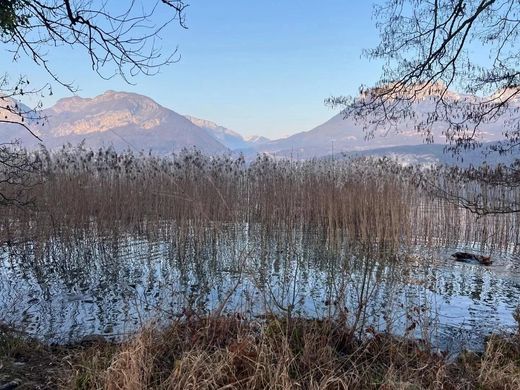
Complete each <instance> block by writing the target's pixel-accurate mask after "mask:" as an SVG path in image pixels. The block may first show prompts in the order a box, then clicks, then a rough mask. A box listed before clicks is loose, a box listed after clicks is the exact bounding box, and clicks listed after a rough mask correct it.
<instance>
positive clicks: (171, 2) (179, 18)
mask: <svg viewBox="0 0 520 390" xmlns="http://www.w3.org/2000/svg"><path fill="white" fill-rule="evenodd" d="M186 7H187V4H185V3H184V1H182V0H156V1H148V0H147V1H144V0H143V1H137V0H125V1H117V2H109V1H106V0H5V1H1V2H0V42H1V43H2V44H3V45H4V47H5V49H6V52H7V53H9V54H10V55H11V56H12V58H13V61H16V60H17V59H19V58H20V57H21V56H26V57H28V58H30V59H31V60H32V61H34V62H35V63H36V64H37V65H39V66H41V67H42V68H43V69H44V70H45V71H46V72H47V73H48V74H49V76H50V79H51V81H52V82H54V83H58V84H60V85H63V86H65V87H66V88H68V89H69V90H71V91H74V90H75V86H74V85H72V84H71V83H68V82H66V81H64V80H63V79H62V78H61V77H60V75H59V74H57V73H56V71H55V70H54V69H53V67H52V65H51V62H50V59H49V58H50V56H49V54H50V53H51V49H52V48H53V47H57V46H69V47H70V48H74V49H75V50H77V49H80V50H82V51H83V52H84V53H85V54H86V57H87V58H88V60H89V61H90V65H91V67H92V69H93V71H95V72H96V73H97V74H98V75H99V76H101V77H102V78H104V79H110V78H112V77H114V76H116V75H119V76H121V77H122V78H123V79H125V80H126V81H128V82H130V80H131V78H132V77H133V76H135V75H137V74H145V75H153V74H155V73H157V72H158V71H159V69H160V67H162V66H164V65H168V64H170V63H172V62H175V61H178V59H179V55H178V52H177V49H174V50H173V51H170V52H164V51H163V50H162V48H161V46H160V45H159V42H160V39H161V33H166V32H167V31H166V28H167V27H168V26H169V25H171V24H172V22H174V21H176V22H178V24H179V25H180V26H181V27H186V26H185V14H184V10H185V8H186ZM6 80H7V79H6V78H4V79H3V83H1V84H0V94H1V95H2V96H3V97H5V96H6V95H7V96H8V98H3V99H1V100H0V113H3V112H2V111H8V113H9V114H10V115H11V116H13V115H15V114H18V117H19V118H20V119H21V118H26V117H25V115H24V114H26V113H25V112H24V111H23V110H17V107H14V106H13V104H12V98H16V97H21V96H24V95H27V94H30V93H33V94H34V93H42V92H43V91H46V92H50V93H52V90H51V89H50V85H47V86H45V87H44V88H42V87H38V88H36V89H29V88H28V82H27V78H22V79H20V80H18V82H15V83H13V85H12V86H11V87H10V88H6V87H7V85H6ZM33 114H34V112H33V113H31V114H30V115H33ZM3 116H4V120H5V119H6V118H5V116H6V115H3ZM19 122H21V120H20V121H19Z"/></svg>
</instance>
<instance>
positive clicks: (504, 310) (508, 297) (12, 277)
mask: <svg viewBox="0 0 520 390" xmlns="http://www.w3.org/2000/svg"><path fill="white" fill-rule="evenodd" d="M96 237H97V236H96V235H93V234H84V235H83V236H81V237H77V238H76V239H75V240H69V241H67V242H63V241H60V240H48V241H45V242H40V243H26V244H23V245H21V244H18V245H15V246H11V247H7V246H4V247H3V248H2V249H1V252H0V256H1V257H0V321H2V322H7V323H10V324H13V325H15V326H16V327H18V328H23V329H24V330H26V331H27V332H29V333H30V334H33V335H35V336H37V337H39V338H41V339H44V340H47V341H51V342H60V343H63V342H70V341H77V340H80V339H81V338H82V337H84V336H86V335H92V334H101V335H104V336H107V337H114V338H120V337H124V335H126V334H129V333H132V332H134V331H135V330H136V329H138V328H139V327H140V326H142V325H143V324H145V323H147V322H149V321H150V320H152V319H156V320H158V321H159V322H161V321H164V322H167V321H168V320H170V319H172V318H179V317H181V316H182V315H186V314H187V313H191V312H195V313H200V314H207V313H210V312H212V311H214V310H216V309H217V308H221V306H222V302H226V303H227V304H226V305H225V307H224V312H225V313H230V314H234V313H241V314H242V315H244V316H249V317H259V318H260V317H261V315H262V314H264V313H266V312H276V313H281V314H287V313H288V312H289V311H290V312H291V314H292V315H305V316H313V317H324V316H338V315H339V313H340V312H342V313H347V316H346V321H348V322H349V323H350V324H351V325H353V324H356V325H357V326H358V328H359V330H360V332H363V331H364V330H365V329H366V328H367V327H369V326H372V327H375V328H377V329H379V330H387V331H390V332H393V333H396V334H406V335H409V336H412V337H418V338H427V339H430V340H431V341H433V342H434V343H435V344H436V345H438V346H439V347H441V348H448V346H449V347H450V348H452V349H457V348H460V346H461V345H466V346H468V347H470V348H479V346H481V343H482V340H483V335H485V334H489V333H490V332H491V331H499V330H504V331H511V330H512V329H514V327H515V322H514V320H513V317H512V313H513V311H514V309H515V308H516V306H517V305H518V304H519V297H520V259H519V258H518V257H515V256H513V255H508V254H493V259H494V264H493V265H492V266H491V267H483V266H479V265H472V264H464V263H457V262H454V261H453V260H451V259H450V258H449V255H450V254H451V253H452V252H453V251H455V250H456V249H464V248H436V249H434V250H431V249H430V250H426V249H424V248H423V249H419V248H415V249H407V250H404V249H403V250H401V254H400V256H399V257H400V260H397V261H396V260H394V261H391V260H388V259H389V258H394V255H393V254H392V253H390V252H388V253H383V254H381V251H372V250H370V251H369V250H367V249H366V248H365V249H363V250H362V249H360V248H356V247H352V246H349V245H347V244H346V243H336V244H330V243H328V242H327V241H326V240H325V239H324V238H323V237H321V236H320V234H317V233H315V232H313V233H309V232H303V231H294V232H275V233H273V232H271V233H266V232H265V231H262V230H261V229H259V228H251V227H248V226H232V227H228V228H226V229H225V230H221V231H219V232H218V234H216V235H213V234H211V235H208V236H207V237H206V238H205V239H204V240H200V239H199V240H197V239H196V238H195V236H188V238H187V239H183V240H182V242H181V241H179V243H178V242H176V241H177V240H176V239H175V237H176V236H175V233H172V234H171V237H170V238H168V239H164V238H163V239H161V240H158V239H156V240H150V239H145V238H143V237H138V236H130V235H120V236H118V237H104V238H102V239H101V238H96ZM208 237H209V238H208ZM404 253H407V254H411V256H407V258H406V259H404V257H405V256H404V255H403V254H404ZM340 309H341V310H340ZM356 318H357V320H356ZM412 328H413V329H412Z"/></svg>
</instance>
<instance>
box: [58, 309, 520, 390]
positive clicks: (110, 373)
mask: <svg viewBox="0 0 520 390" xmlns="http://www.w3.org/2000/svg"><path fill="white" fill-rule="evenodd" d="M518 342H519V340H518V339H514V340H509V339H507V340H506V339H503V338H500V339H499V338H496V339H494V340H490V342H489V343H488V344H487V345H488V346H487V349H486V351H485V352H484V353H483V354H482V355H480V356H479V355H476V354H473V355H472V356H473V358H472V359H468V358H462V357H461V358H460V359H459V360H457V361H456V362H448V361H447V360H446V358H445V357H444V356H443V355H442V354H438V353H434V352H433V351H431V350H430V349H429V348H428V347H427V346H425V345H423V344H420V343H416V342H413V341H408V340H404V339H399V338H395V337H392V336H389V335H386V334H375V335H372V336H371V337H368V338H366V339H365V340H363V341H361V340H359V339H356V338H353V337H352V333H351V332H349V331H348V329H345V328H344V327H341V326H339V325H337V324H336V323H334V322H331V321H318V320H305V319H299V320H296V321H294V322H292V324H289V323H288V322H287V321H286V320H283V319H277V318H270V319H269V320H268V321H267V322H266V323H263V324H258V323H254V322H244V321H240V320H237V319H235V318H229V317H220V318H205V319H199V320H193V321H191V322H188V323H186V322H184V323H177V324H174V325H172V326H171V327H169V328H167V329H165V330H158V329H154V328H147V329H145V330H143V331H142V332H141V333H140V334H139V335H137V336H136V337H134V338H133V339H131V340H129V341H128V342H126V343H124V344H122V345H121V346H120V347H119V348H118V350H117V351H116V352H115V353H114V355H113V356H112V359H111V361H110V362H109V364H108V365H107V366H106V367H105V368H104V369H101V370H99V371H97V372H92V371H88V372H87V371H86V370H85V369H84V368H83V367H84V365H82V366H79V369H78V368H77V366H75V365H74V363H72V367H74V368H75V371H74V376H72V377H71V379H70V381H69V383H68V384H67V386H66V387H68V388H78V386H77V383H81V384H82V387H80V388H105V389H136V390H137V389H224V388H227V389H353V388H354V389H422V388H438V389H441V388H442V389H471V388H485V389H507V388H509V389H516V388H518V383H519V380H520V351H519V349H518ZM515 343H516V344H515ZM513 346H515V347H514V348H513ZM506 351H507V353H506ZM466 355H468V354H466ZM85 375H87V376H88V378H89V380H88V381H85V380H83V379H78V378H83V377H84V376H85Z"/></svg>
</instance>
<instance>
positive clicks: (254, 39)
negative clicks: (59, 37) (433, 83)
mask: <svg viewBox="0 0 520 390" xmlns="http://www.w3.org/2000/svg"><path fill="white" fill-rule="evenodd" d="M145 1H146V0H145ZM188 2H189V3H190V6H189V8H188V9H187V11H186V24H187V26H188V29H187V30H183V29H181V28H180V27H177V26H172V28H170V29H169V31H168V37H167V39H164V41H163V43H164V45H163V46H164V48H165V49H166V50H168V49H171V48H173V47H175V46H176V45H177V46H178V48H179V53H180V54H181V56H182V58H181V60H180V62H179V63H176V64H173V65H170V66H168V67H165V68H163V69H162V71H161V73H160V74H158V75H155V76H153V77H137V78H134V79H133V82H135V83H136V85H135V86H134V85H128V84H126V83H125V82H124V81H123V80H122V79H120V78H115V79H112V80H109V81H105V80H103V79H101V78H99V77H97V75H96V74H95V73H93V72H92V71H91V70H90V68H89V63H88V58H87V57H86V56H85V55H83V54H84V53H79V51H78V50H70V49H62V48H58V49H54V48H50V49H49V59H50V65H51V66H53V67H54V69H55V70H56V71H57V72H58V73H59V74H60V75H61V77H62V78H63V79H64V80H65V81H71V82H74V83H75V84H76V85H77V86H78V87H79V92H78V95H80V96H84V97H93V96H96V95H98V94H101V93H103V92H104V91H105V90H108V89H113V90H123V91H131V92H136V93H141V94H144V95H147V96H150V97H151V98H153V99H154V100H156V101H157V102H159V103H160V104H162V105H164V106H166V107H168V108H171V109H173V110H174V111H176V112H178V113H181V114H190V115H193V116H197V117H200V118H204V119H208V120H212V121H214V122H217V123H219V124H221V125H223V126H226V127H229V128H232V129H234V130H236V131H238V132H240V133H242V134H244V135H252V134H259V135H265V136H268V137H271V138H278V137H282V136H286V135H289V134H293V133H296V132H299V131H304V130H310V129H311V128H313V127H315V126H316V125H319V124H321V123H323V122H324V121H326V120H327V119H329V118H330V117H331V116H332V115H333V114H334V112H333V111H331V110H330V108H328V107H325V106H324V104H323V100H324V99H325V98H327V97H329V96H331V95H341V94H355V93H356V91H357V89H358V87H359V85H360V84H362V83H365V84H372V83H374V82H375V81H376V80H377V78H378V71H379V65H378V64H375V63H371V62H369V61H368V60H367V59H365V58H362V57H361V52H362V49H363V48H368V47H373V46H375V45H376V43H377V31H376V29H375V27H374V21H373V19H372V4H373V3H372V1H346V0H327V1H310V0H299V1H298V0H284V1H280V0H279V1H275V0H266V1H237V0H235V1H231V0H225V1H209V0H207V1H201V0H199V1H197V0H192V1H188ZM165 38H166V37H165ZM0 68H1V69H4V70H6V71H7V72H8V73H10V74H11V75H15V74H17V73H25V74H27V75H28V76H30V79H31V81H32V83H33V84H35V83H43V82H45V81H48V80H47V78H46V75H45V74H44V73H43V72H42V71H41V69H38V68H37V67H36V66H34V65H32V64H30V62H29V61H19V63H17V64H14V65H13V63H12V62H11V60H10V58H6V56H4V55H2V56H1V57H0ZM54 92H55V94H54V96H53V97H52V98H47V99H46V100H45V101H44V104H45V105H50V104H52V103H54V102H55V101H56V100H57V99H58V98H61V97H64V96H70V93H69V92H67V91H66V90H65V89H64V88H59V87H55V88H54Z"/></svg>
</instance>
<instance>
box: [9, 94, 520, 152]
mask: <svg viewBox="0 0 520 390" xmlns="http://www.w3.org/2000/svg"><path fill="white" fill-rule="evenodd" d="M456 98H457V96H456V95H455V94H454V95H453V99H456ZM428 104H429V101H428V98H427V97H425V99H424V100H422V101H420V102H419V103H418V104H417V110H418V111H422V110H427V109H428ZM514 105H515V106H516V105H518V107H520V103H519V102H518V101H516V102H514ZM42 114H43V115H44V116H46V117H47V118H48V120H47V122H46V124H45V125H44V126H43V127H42V126H36V127H33V128H34V129H35V132H37V133H38V134H39V135H40V137H41V138H42V139H43V142H44V144H45V145H46V146H47V147H48V148H51V149H52V148H56V147H61V146H62V145H63V144H66V143H71V144H77V143H79V142H81V141H83V140H84V141H85V144H86V146H88V147H92V148H98V147H100V146H105V147H107V146H113V147H114V148H115V149H117V150H122V149H132V150H134V151H145V152H147V151H149V150H151V151H152V152H153V153H157V154H168V153H171V152H175V151H179V150H181V149H182V148H185V147H193V146H195V147H197V148H198V149H200V150H202V151H203V152H204V153H208V154H221V153H228V152H231V151H240V152H242V153H244V154H245V155H246V156H247V157H254V156H255V155H256V154H257V153H268V154H271V155H276V156H280V157H292V158H312V157H322V156H326V155H330V154H331V153H332V152H334V153H339V152H350V153H362V154H366V153H367V151H369V150H376V149H378V150H379V151H378V152H375V151H374V153H375V154H378V153H379V154H380V153H381V152H382V151H385V153H386V154H399V153H405V154H409V155H410V154H411V155H413V154H414V153H413V152H414V150H413V148H412V149H410V146H412V145H422V147H421V148H419V149H420V150H421V152H422V154H423V155H424V156H426V157H425V158H426V160H428V159H434V160H435V159H437V160H438V159H439V155H442V149H443V146H442V141H444V137H443V135H442V134H441V133H442V126H441V125H438V126H437V127H436V128H434V137H435V140H436V142H439V143H440V144H439V145H423V144H424V142H423V139H422V137H421V135H419V134H417V133H416V131H415V130H413V125H412V124H403V128H402V129H400V132H399V133H395V132H390V133H389V134H388V135H386V136H376V137H375V138H374V139H372V140H369V141H367V140H365V137H364V132H363V129H362V126H361V125H360V124H358V123H356V122H355V121H354V120H353V119H351V118H348V119H343V116H342V115H341V114H338V115H335V116H333V117H332V118H331V119H330V120H328V121H327V122H325V123H323V124H321V125H319V126H317V127H315V128H314V129H312V130H309V131H303V132H300V133H297V134H294V135H292V136H290V137H287V138H282V139H278V140H268V139H267V138H265V137H260V136H255V137H249V138H245V137H243V136H242V135H241V134H240V133H239V132H237V131H234V130H230V129H228V128H225V127H223V126H221V125H218V124H216V123H214V122H211V121H209V120H205V119H199V118H196V117H193V116H190V115H186V116H183V115H180V114H178V113H176V112H175V111H173V110H171V109H168V108H166V107H163V106H161V105H159V104H158V103H156V102H155V101H153V100H152V99H150V98H148V97H146V96H142V95H138V94H135V93H127V92H115V91H107V92H105V93H104V94H102V95H100V96H97V97H95V98H81V97H71V98H64V99H61V100H59V101H58V102H57V103H56V104H55V105H54V106H52V107H50V108H48V109H45V110H43V113H42ZM503 125H504V124H503V121H502V122H500V121H499V122H496V123H493V124H489V125H486V127H485V128H484V129H483V130H484V135H485V138H484V141H485V142H492V141H497V140H499V139H501V138H502V128H503ZM0 128H2V130H3V132H4V139H5V138H9V139H14V138H19V139H21V140H22V142H23V144H24V145H26V146H28V147H32V146H36V145H37V144H38V143H39V141H37V140H36V139H35V138H34V137H32V136H30V134H28V132H27V131H26V130H25V129H23V128H22V127H21V126H13V125H5V124H4V125H3V124H0ZM400 148H401V149H402V150H401V151H400Z"/></svg>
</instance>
